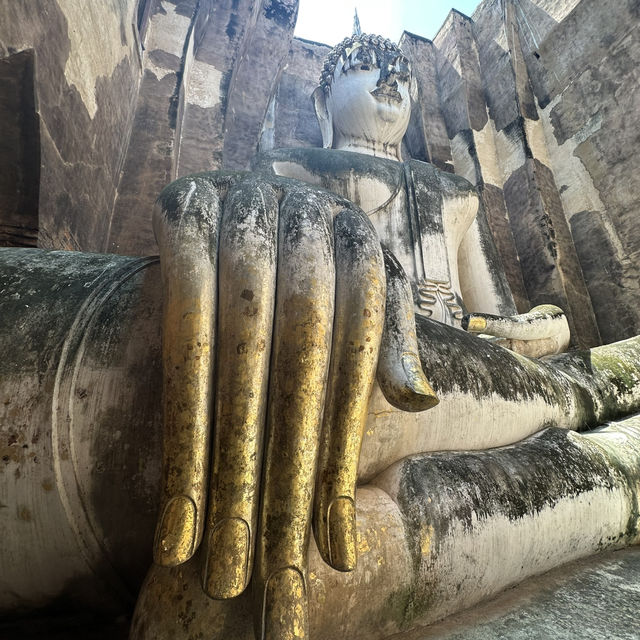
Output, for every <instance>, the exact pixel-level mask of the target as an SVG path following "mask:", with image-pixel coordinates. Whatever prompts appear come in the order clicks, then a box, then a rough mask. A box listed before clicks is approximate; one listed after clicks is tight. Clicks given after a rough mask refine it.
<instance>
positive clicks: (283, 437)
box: [154, 172, 437, 639]
mask: <svg viewBox="0 0 640 640" xmlns="http://www.w3.org/2000/svg"><path fill="white" fill-rule="evenodd" d="M154 229H155V233H156V237H157V240H158V244H159V246H160V254H161V265H162V274H163V284H164V292H165V300H164V318H163V323H164V326H163V364H164V466H163V469H164V474H163V483H164V497H163V508H162V511H161V514H160V520H159V523H158V527H157V532H156V539H155V543H154V559H155V562H156V563H157V564H160V565H165V566H175V565H178V564H181V563H183V562H185V561H186V560H188V559H189V558H190V557H191V556H192V555H193V554H194V553H195V552H196V550H197V549H198V547H199V546H200V543H201V541H202V539H203V537H204V545H203V550H202V564H203V568H202V572H203V573H202V576H203V578H202V581H203V588H204V590H205V591H206V592H207V593H208V594H209V595H210V596H212V597H214V598H229V597H233V596H236V595H238V594H240V593H241V592H242V591H243V590H244V589H245V588H246V586H247V585H248V583H249V580H250V578H251V576H252V569H255V570H254V571H253V592H254V595H255V611H256V630H257V633H258V635H259V636H262V637H268V638H273V639H275V638H278V639H279V638H293V637H306V635H307V620H306V617H307V605H306V554H307V547H308V539H309V531H310V521H311V513H312V505H313V495H314V488H315V487H317V488H316V490H315V496H316V498H315V507H313V510H314V512H315V515H314V521H315V533H316V540H317V542H318V547H319V549H320V551H321V553H322V555H323V557H324V558H325V560H326V561H327V562H328V563H329V564H331V565H332V566H333V567H334V568H336V569H339V570H343V571H347V570H350V569H352V568H353V567H354V566H355V561H356V545H355V503H354V496H355V482H356V473H357V465H358V457H359V451H360V443H361V440H362V433H363V427H364V421H365V417H366V408H367V402H368V398H369V394H370V391H371V387H372V384H373V381H374V376H375V372H376V366H377V364H378V356H379V352H380V345H381V342H383V341H384V343H385V345H383V349H382V352H381V353H382V355H381V366H380V374H379V377H380V378H381V386H382V387H383V389H386V390H387V391H388V392H389V395H390V396H391V398H390V399H391V400H392V401H393V400H394V399H395V401H396V404H400V405H403V404H404V405H405V406H404V408H409V409H413V410H419V409H423V408H428V407H429V406H433V404H435V402H437V400H435V396H434V394H433V392H432V391H431V389H430V388H429V386H428V383H427V382H426V380H425V378H424V374H423V373H422V370H421V368H420V364H419V360H418V359H417V344H416V341H415V332H414V333H413V334H411V335H408V336H407V337H406V338H403V327H405V326H408V325H411V324H412V318H413V315H412V314H413V312H412V308H411V300H410V294H408V293H406V286H405V284H406V283H403V281H402V278H401V277H400V276H399V275H398V274H396V273H389V274H388V275H387V278H388V279H389V282H390V285H389V292H390V294H393V292H395V294H394V295H395V298H394V307H393V309H391V308H390V309H389V311H388V313H387V315H388V317H387V327H386V329H385V331H384V336H385V337H384V338H383V325H384V317H385V282H386V278H385V268H384V261H383V256H382V251H381V248H380V245H379V242H378V240H377V237H376V235H375V232H374V230H373V228H372V227H371V225H370V224H369V222H368V220H367V218H366V216H365V215H364V214H363V213H362V212H361V211H360V210H358V209H357V208H355V207H354V206H353V205H351V204H350V203H349V202H347V201H345V200H343V199H340V198H338V197H337V196H334V195H332V194H329V193H327V192H324V191H321V190H318V189H314V188H312V187H309V186H308V185H304V184H302V183H298V182H295V181H290V180H284V179H280V178H272V177H269V178H265V177H260V176H258V177H256V176H254V175H250V174H238V173H222V172H219V173H211V174H199V175H196V176H191V177H186V178H182V179H180V180H178V181H176V182H174V183H173V184H171V185H169V186H168V187H167V188H166V189H165V190H164V191H163V192H162V194H161V196H160V198H159V201H158V206H157V207H156V210H155V213H154ZM388 262H389V260H388V259H387V263H388ZM403 287H404V289H403ZM399 291H400V293H398V292H399ZM402 291H404V292H405V293H406V295H405V298H406V301H408V302H407V304H408V308H403V305H404V304H405V302H403V301H402V300H401V299H400V298H402ZM398 296H399V297H400V298H398ZM399 299H400V301H399V302H398V300H399ZM409 333H411V332H409ZM212 432H213V433H212ZM210 452H211V455H210ZM318 459H319V464H318ZM254 555H255V560H254Z"/></svg>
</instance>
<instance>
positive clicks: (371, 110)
mask: <svg viewBox="0 0 640 640" xmlns="http://www.w3.org/2000/svg"><path fill="white" fill-rule="evenodd" d="M410 73H411V72H410V68H409V62H408V60H407V58H406V57H405V56H404V55H402V54H401V53H399V52H397V51H387V50H379V49H378V48H374V47H370V46H366V45H363V46H357V47H356V48H355V49H353V50H352V51H351V52H350V53H349V54H348V55H347V56H346V58H345V59H344V60H343V62H342V63H339V64H338V65H336V69H335V71H334V74H333V79H332V82H331V88H330V92H329V95H328V96H327V108H328V109H329V110H330V112H331V115H332V120H333V131H334V143H335V142H338V146H339V145H340V141H341V140H342V141H345V140H346V141H348V140H350V139H352V140H360V141H361V140H366V141H368V142H370V143H371V144H372V145H373V146H374V148H375V147H383V148H387V147H393V146H397V145H399V144H400V142H401V141H402V137H403V136H404V134H405V131H406V130H407V126H408V125H409V117H410V114H411V99H410V96H409V84H410V81H411V75H410Z"/></svg>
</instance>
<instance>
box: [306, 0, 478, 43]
mask: <svg viewBox="0 0 640 640" xmlns="http://www.w3.org/2000/svg"><path fill="white" fill-rule="evenodd" d="M478 4H479V0H355V1H352V0H300V7H299V9H298V22H297V23H296V30H295V35H296V36H297V37H299V38H306V39H307V40H313V41H315V42H322V43H324V44H329V45H332V46H333V45H335V44H337V43H338V42H340V41H341V40H342V39H343V38H345V37H346V36H350V35H351V33H352V31H353V13H354V9H355V8H357V9H358V17H359V18H360V26H361V27H362V32H363V33H375V34H378V35H382V36H385V37H387V38H390V39H391V40H393V41H394V42H397V41H398V40H399V38H400V35H401V34H402V32H403V31H410V32H411V33H415V34H417V35H419V36H423V37H424V38H428V39H429V40H431V39H433V37H434V36H435V35H436V33H438V29H440V27H441V26H442V23H443V22H444V20H445V18H446V17H447V14H448V13H449V11H450V10H451V9H452V8H455V9H457V10H458V11H460V12H461V13H464V14H465V15H468V16H470V15H471V14H472V13H473V12H474V10H475V8H476V7H477V6H478Z"/></svg>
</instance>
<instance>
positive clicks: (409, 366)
mask: <svg viewBox="0 0 640 640" xmlns="http://www.w3.org/2000/svg"><path fill="white" fill-rule="evenodd" d="M402 368H403V369H404V372H405V375H406V376H407V380H408V382H409V386H410V390H411V391H412V392H413V393H417V394H419V395H422V396H425V397H426V398H431V399H432V401H431V402H429V403H428V406H435V405H436V404H438V402H439V400H438V396H437V395H436V392H435V391H434V390H433V389H432V388H431V385H430V384H429V381H428V380H427V378H426V377H425V375H424V372H423V371H422V365H421V364H420V358H418V356H417V355H416V354H415V353H404V354H402ZM424 408H427V407H424Z"/></svg>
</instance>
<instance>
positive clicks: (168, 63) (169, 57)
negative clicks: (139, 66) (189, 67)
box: [147, 49, 181, 72]
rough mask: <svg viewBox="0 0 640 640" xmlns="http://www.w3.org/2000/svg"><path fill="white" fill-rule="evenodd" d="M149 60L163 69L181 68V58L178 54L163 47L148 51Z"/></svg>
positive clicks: (175, 70) (177, 69)
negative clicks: (175, 54) (164, 49)
mask: <svg viewBox="0 0 640 640" xmlns="http://www.w3.org/2000/svg"><path fill="white" fill-rule="evenodd" d="M147 55H148V56H149V60H151V62H153V63H154V64H155V65H157V66H158V67H161V68H162V69H171V71H174V72H177V71H179V70H180V66H181V60H180V58H179V57H178V56H174V55H173V54H172V53H168V52H167V51H163V50H162V49H153V50H152V51H147Z"/></svg>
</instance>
